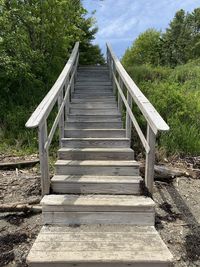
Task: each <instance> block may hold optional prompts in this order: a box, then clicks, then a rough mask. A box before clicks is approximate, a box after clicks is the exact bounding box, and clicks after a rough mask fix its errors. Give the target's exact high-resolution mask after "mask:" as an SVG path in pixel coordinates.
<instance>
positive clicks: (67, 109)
mask: <svg viewBox="0 0 200 267" xmlns="http://www.w3.org/2000/svg"><path fill="white" fill-rule="evenodd" d="M68 85H69V76H68V77H67V79H66V82H65V91H66V90H67V87H68ZM69 104H70V92H69V93H68V96H67V100H66V103H65V120H66V119H67V117H68V114H69Z"/></svg>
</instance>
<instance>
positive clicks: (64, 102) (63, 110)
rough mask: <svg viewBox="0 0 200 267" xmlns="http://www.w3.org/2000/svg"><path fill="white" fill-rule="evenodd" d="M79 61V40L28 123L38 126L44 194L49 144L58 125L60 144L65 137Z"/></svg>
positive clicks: (47, 183) (46, 181)
mask: <svg viewBox="0 0 200 267" xmlns="http://www.w3.org/2000/svg"><path fill="white" fill-rule="evenodd" d="M78 61H79V43H78V42H77V43H76V44H75V46H74V48H73V50H72V53H71V55H70V58H69V60H68V61H67V64H66V65H65V67H64V69H63V70H62V72H61V74H60V75H59V77H58V79H57V80H56V82H55V83H54V85H53V87H52V88H51V90H50V91H49V92H48V93H47V95H46V96H45V97H44V99H43V100H42V102H41V103H40V104H39V106H38V107H37V108H36V110H35V111H34V112H33V114H32V115H31V117H30V118H29V120H28V121H27V123H26V127H28V128H35V127H38V137H39V155H40V170H41V187H42V195H45V194H48V193H49V189H50V177H49V164H48V151H49V146H50V144H51V141H52V139H53V136H54V133H55V131H56V129H57V127H58V125H59V135H60V138H59V141H60V144H61V139H62V138H63V137H64V120H65V117H67V115H68V112H69V99H70V94H71V93H73V91H74V81H75V78H76V73H77V66H78ZM63 95H64V97H63ZM56 102H57V103H58V113H57V116H56V118H55V120H54V122H53V126H52V127H51V130H50V132H49V134H48V131H47V119H48V116H49V114H50V112H51V111H52V109H53V107H54V105H55V103H56Z"/></svg>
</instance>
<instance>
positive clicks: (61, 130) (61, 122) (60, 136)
mask: <svg viewBox="0 0 200 267" xmlns="http://www.w3.org/2000/svg"><path fill="white" fill-rule="evenodd" d="M63 89H64V88H62V90H61V92H60V95H59V97H58V110H59V109H60V107H61V105H62V102H63ZM64 123H65V122H64V112H62V114H61V116H60V120H59V145H60V147H61V146H62V142H61V140H62V138H63V137H64Z"/></svg>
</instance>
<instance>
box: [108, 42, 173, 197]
mask: <svg viewBox="0 0 200 267" xmlns="http://www.w3.org/2000/svg"><path fill="white" fill-rule="evenodd" d="M107 63H108V66H109V72H110V78H111V80H112V82H113V91H114V92H115V93H116V90H117V94H118V109H119V111H122V108H123V104H122V103H124V106H125V111H126V137H128V138H130V139H131V128H132V124H133V126H134V128H135V130H136V132H137V133H138V136H139V138H140V140H141V142H142V144H143V146H144V148H145V151H146V164H145V185H146V187H147V189H148V190H149V192H150V193H151V194H152V193H153V181H154V161H155V143H156V135H157V133H158V131H168V130H169V126H168V125H167V123H166V122H165V121H164V120H163V118H162V117H161V116H160V114H159V113H158V112H157V111H156V109H155V108H154V107H153V105H152V104H151V103H150V102H149V100H148V99H147V98H146V97H145V96H144V94H143V93H142V92H141V91H140V89H139V88H138V87H137V85H136V84H135V83H134V81H133V80H132V79H131V77H130V76H129V75H128V73H127V72H126V70H125V69H124V67H123V66H122V64H121V63H120V61H119V59H118V58H117V57H116V55H115V54H114V52H113V50H112V48H111V46H110V45H109V44H107ZM124 87H125V88H126V90H127V92H126V93H127V99H126V97H125V95H124V90H123V88H124ZM132 100H133V101H134V102H135V103H136V105H137V106H138V108H139V109H140V111H141V113H142V114H143V116H144V117H145V119H146V121H147V136H146V138H145V136H144V134H143V132H142V130H141V129H140V126H139V124H138V122H137V120H136V118H135V116H134V115H133V112H132Z"/></svg>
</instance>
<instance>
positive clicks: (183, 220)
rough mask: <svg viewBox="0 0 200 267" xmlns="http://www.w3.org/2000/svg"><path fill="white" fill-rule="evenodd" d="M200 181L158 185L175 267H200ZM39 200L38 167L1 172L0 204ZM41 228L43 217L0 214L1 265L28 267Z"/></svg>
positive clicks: (163, 231) (159, 215)
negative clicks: (28, 254)
mask: <svg viewBox="0 0 200 267" xmlns="http://www.w3.org/2000/svg"><path fill="white" fill-rule="evenodd" d="M199 192H200V179H194V178H191V177H178V178H175V179H173V180H172V182H171V183H167V182H163V181H162V182H161V181H160V182H159V181H157V182H156V183H155V188H154V200H155V202H156V228H157V230H158V231H159V233H160V235H161V237H162V238H163V240H164V241H165V243H166V244H167V246H168V247H169V249H170V251H171V252H172V254H173V255H174V258H175V264H174V266H175V267H186V266H187V267H188V266H189V267H194V266H200V209H199V203H200V194H199ZM34 198H40V178H39V173H38V168H37V167H34V168H29V169H22V170H18V169H17V170H0V205H1V204H5V203H13V202H28V201H29V200H30V201H31V200H32V199H34ZM40 228H41V214H34V213H33V212H12V213H11V212H9V213H5V212H2V213H0V266H6V267H8V266H9V267H21V266H23V267H25V266H27V265H26V256H27V253H28V251H29V249H30V248H31V245H32V244H33V242H34V240H35V238H36V236H37V234H38V232H39V230H40Z"/></svg>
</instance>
